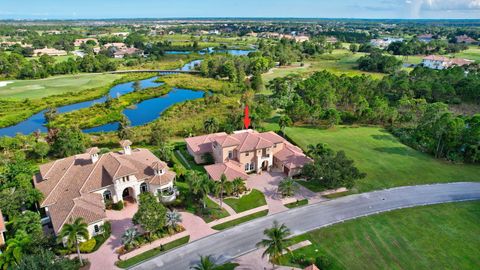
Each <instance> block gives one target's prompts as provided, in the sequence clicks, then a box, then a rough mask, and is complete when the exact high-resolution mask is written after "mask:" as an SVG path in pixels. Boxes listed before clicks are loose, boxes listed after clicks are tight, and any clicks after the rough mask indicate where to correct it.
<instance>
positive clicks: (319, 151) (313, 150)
mask: <svg viewBox="0 0 480 270" xmlns="http://www.w3.org/2000/svg"><path fill="white" fill-rule="evenodd" d="M331 152H332V149H330V148H328V145H327V144H326V143H317V144H316V145H313V144H309V145H308V146H307V153H308V154H309V155H310V156H312V157H321V156H324V155H326V154H330V153H331Z"/></svg>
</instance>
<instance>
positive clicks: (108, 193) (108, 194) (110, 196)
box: [103, 190, 112, 201]
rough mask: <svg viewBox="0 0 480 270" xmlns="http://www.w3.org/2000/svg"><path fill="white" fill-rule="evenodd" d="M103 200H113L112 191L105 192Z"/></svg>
mask: <svg viewBox="0 0 480 270" xmlns="http://www.w3.org/2000/svg"><path fill="white" fill-rule="evenodd" d="M103 200H104V201H111V200H112V193H111V192H110V190H105V192H103Z"/></svg>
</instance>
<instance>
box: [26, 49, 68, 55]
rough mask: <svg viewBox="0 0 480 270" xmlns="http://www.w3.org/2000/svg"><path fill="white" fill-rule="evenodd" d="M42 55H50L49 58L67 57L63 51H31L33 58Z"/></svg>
mask: <svg viewBox="0 0 480 270" xmlns="http://www.w3.org/2000/svg"><path fill="white" fill-rule="evenodd" d="M43 54H46V55H50V56H63V55H67V52H66V51H64V50H57V49H55V48H43V49H36V50H33V55H34V56H40V55H43Z"/></svg>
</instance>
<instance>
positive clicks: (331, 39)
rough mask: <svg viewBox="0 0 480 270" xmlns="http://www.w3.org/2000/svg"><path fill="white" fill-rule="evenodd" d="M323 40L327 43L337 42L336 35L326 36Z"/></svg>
mask: <svg viewBox="0 0 480 270" xmlns="http://www.w3.org/2000/svg"><path fill="white" fill-rule="evenodd" d="M325 40H326V41H327V43H337V42H338V39H337V38H336V37H327V38H326V39H325Z"/></svg>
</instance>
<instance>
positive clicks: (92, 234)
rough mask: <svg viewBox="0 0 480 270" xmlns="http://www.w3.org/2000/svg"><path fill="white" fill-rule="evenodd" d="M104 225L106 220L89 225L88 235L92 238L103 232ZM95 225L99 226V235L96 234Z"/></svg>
mask: <svg viewBox="0 0 480 270" xmlns="http://www.w3.org/2000/svg"><path fill="white" fill-rule="evenodd" d="M103 223H104V220H100V221H97V222H94V223H90V224H88V228H87V229H88V233H89V234H90V238H92V237H94V236H95V235H97V234H98V233H101V232H102V231H101V230H102V225H103ZM95 225H97V226H98V228H99V230H100V231H99V232H98V233H95Z"/></svg>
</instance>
